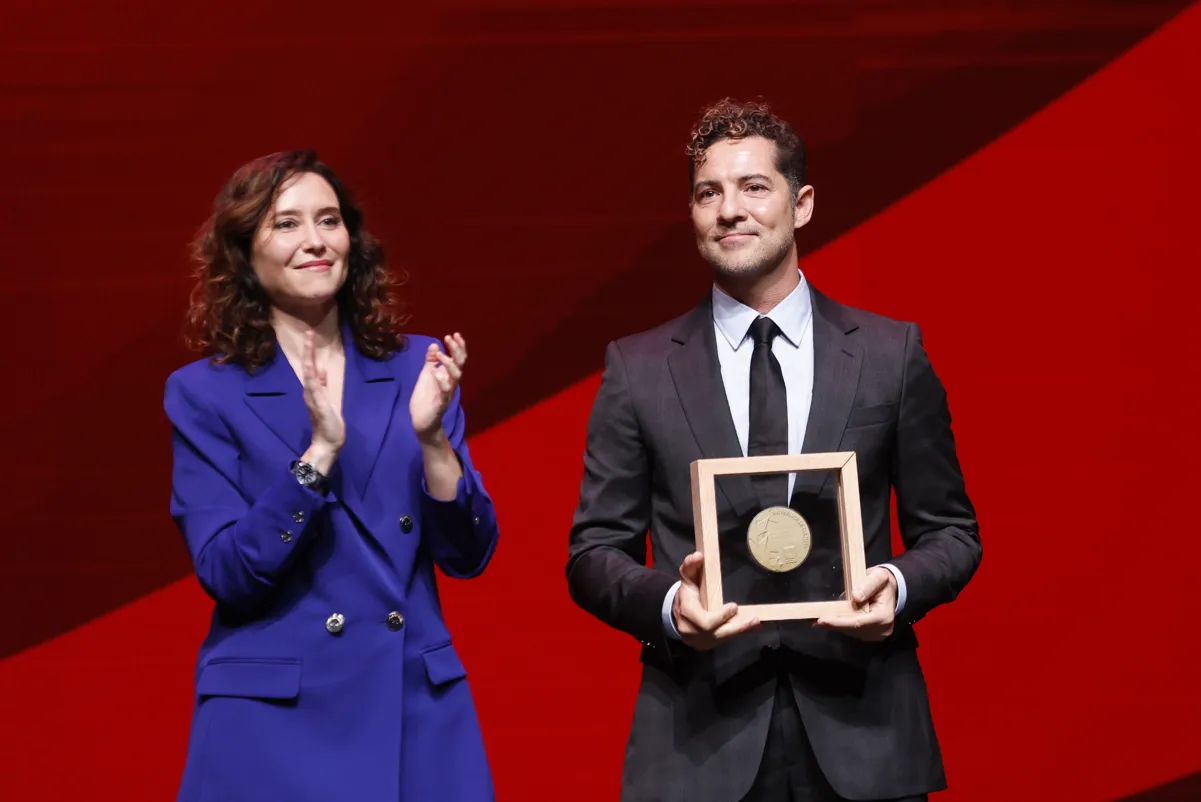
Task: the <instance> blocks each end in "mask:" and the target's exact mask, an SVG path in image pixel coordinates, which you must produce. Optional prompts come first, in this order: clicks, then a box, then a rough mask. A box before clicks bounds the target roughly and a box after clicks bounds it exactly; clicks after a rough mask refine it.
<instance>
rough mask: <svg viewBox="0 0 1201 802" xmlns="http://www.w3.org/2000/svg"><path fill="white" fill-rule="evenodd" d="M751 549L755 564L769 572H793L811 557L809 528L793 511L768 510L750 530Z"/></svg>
mask: <svg viewBox="0 0 1201 802" xmlns="http://www.w3.org/2000/svg"><path fill="white" fill-rule="evenodd" d="M746 539H747V545H748V546H750V550H751V556H752V557H753V558H754V559H755V562H757V563H759V564H760V565H762V566H763V567H764V568H766V569H767V570H769V571H775V572H776V573H784V572H786V571H791V570H792V569H794V568H796V567H797V566H798V565H800V564H801V563H803V562H804V561H805V558H806V557H808V556H809V547H810V545H811V542H812V541H811V538H810V534H809V524H808V523H807V522H806V521H805V519H804V518H803V517H801V515H800V513H798V512H797V511H796V510H793V509H790V508H789V507H768V508H767V509H765V510H763V511H762V512H760V513H759V514H758V515H756V516H755V517H754V518H753V519H752V520H751V525H750V526H749V527H747V533H746Z"/></svg>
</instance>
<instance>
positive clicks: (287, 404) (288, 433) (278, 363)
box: [245, 347, 313, 458]
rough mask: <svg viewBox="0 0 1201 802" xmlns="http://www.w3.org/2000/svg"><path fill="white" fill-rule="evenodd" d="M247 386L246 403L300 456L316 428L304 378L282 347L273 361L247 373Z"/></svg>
mask: <svg viewBox="0 0 1201 802" xmlns="http://www.w3.org/2000/svg"><path fill="white" fill-rule="evenodd" d="M245 388H246V405H247V406H249V407H250V409H251V411H253V412H254V414H255V415H257V416H258V417H259V420H261V421H262V422H263V424H264V425H266V427H267V428H268V429H270V430H271V431H272V432H274V433H275V436H276V437H278V438H279V439H280V441H281V442H282V443H283V444H284V445H285V446H287V447H288V450H289V451H291V452H292V455H293V456H294V457H297V458H299V457H300V455H301V454H303V453H304V450H305V449H306V448H308V446H309V440H310V439H311V438H312V432H313V428H312V423H311V422H310V420H309V411H308V409H306V408H305V405H304V394H303V388H302V387H301V384H300V379H299V378H297V376H296V373H295V372H293V370H292V366H291V365H290V364H289V363H288V358H287V357H286V356H284V355H283V352H282V351H281V350H280V349H279V348H278V347H276V349H275V355H274V356H272V357H271V361H270V362H268V363H267V364H265V365H262V366H261V367H259V368H258V369H256V370H255V371H254V372H253V373H247V374H246V380H245Z"/></svg>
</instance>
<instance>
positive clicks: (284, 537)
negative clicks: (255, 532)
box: [279, 531, 292, 543]
mask: <svg viewBox="0 0 1201 802" xmlns="http://www.w3.org/2000/svg"><path fill="white" fill-rule="evenodd" d="M279 539H280V540H282V541H283V542H285V543H291V542H292V533H291V532H288V531H285V532H284V533H283V534H281V535H280V536H279Z"/></svg>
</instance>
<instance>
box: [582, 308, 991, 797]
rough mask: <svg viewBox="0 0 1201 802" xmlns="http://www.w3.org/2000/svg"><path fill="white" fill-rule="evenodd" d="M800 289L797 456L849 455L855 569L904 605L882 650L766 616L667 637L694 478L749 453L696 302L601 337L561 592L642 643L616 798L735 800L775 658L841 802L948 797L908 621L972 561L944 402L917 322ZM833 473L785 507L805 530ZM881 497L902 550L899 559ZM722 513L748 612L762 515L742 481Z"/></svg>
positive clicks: (823, 515) (977, 552)
mask: <svg viewBox="0 0 1201 802" xmlns="http://www.w3.org/2000/svg"><path fill="white" fill-rule="evenodd" d="M811 292H812V297H813V348H814V366H813V367H814V379H813V399H812V405H811V408H810V413H809V421H808V427H807V429H806V433H805V439H804V445H803V451H804V452H806V453H815V452H826V451H854V452H855V454H856V460H857V462H858V469H859V493H860V500H861V504H862V515H863V535H864V546H865V548H866V552H867V565H868V566H872V565H878V564H880V563H883V562H891V563H892V564H893V565H895V566H897V567H898V568H899V569H900V571H901V573H902V574H903V575H904V577H905V580H906V586H907V589H908V599H907V602H906V605H905V609H904V610H903V612H902V616H901V618H900V619H899V620H898V621H897V625H896V632H895V634H894V635H893V636H892V637H890V638H889V639H888V640H886V641H884V642H883V643H864V642H861V641H858V640H854V639H852V638H849V637H847V636H844V635H841V634H838V633H835V632H830V631H824V630H817V629H813V628H812V627H811V626H810V624H809V623H807V622H781V623H774V622H772V623H765V624H764V625H763V626H762V628H761V629H760V630H758V631H756V632H753V633H750V634H747V635H745V636H743V637H741V638H737V639H734V640H732V641H730V642H728V643H726V644H723V645H722V646H721V647H719V648H718V649H715V650H713V651H709V652H697V651H695V650H693V649H690V648H689V647H687V646H685V645H683V644H682V643H680V642H678V641H675V640H672V639H670V638H669V637H667V635H666V633H665V632H664V629H663V623H662V619H661V609H662V604H663V600H664V597H665V595H666V594H667V592H668V591H669V590H670V588H671V586H672V584H673V583H674V582H675V581H676V580H677V579H678V578H679V565H680V563H681V562H682V561H683V559H684V557H685V556H686V555H687V554H689V553H690V552H692V551H693V550H694V549H695V535H694V530H693V517H692V516H693V512H692V491H691V486H690V474H689V465H690V463H692V462H693V461H694V460H697V459H701V458H714V457H737V456H741V455H742V451H741V448H740V446H739V443H738V438H737V434H736V432H735V429H734V423H733V420H732V418H731V416H730V412H729V406H728V404H727V401H726V395H725V390H724V387H723V385H722V381H721V372H720V367H719V364H718V359H717V348H716V341H715V337H714V331H713V318H712V307H711V302H710V300H709V299H708V298H706V300H705V301H704V302H702V303H701V304H700V305H699V306H697V307H696V308H695V309H693V310H692V311H691V312H689V313H687V314H685V315H683V316H681V317H679V318H677V319H675V320H673V321H670V322H668V323H666V324H664V325H662V326H659V327H658V328H656V329H653V330H651V331H647V332H643V333H641V334H636V335H633V336H630V337H626V338H624V339H621V340H617V341H615V342H613V343H610V344H609V347H608V349H607V352H606V355H605V372H604V376H603V379H602V382H601V387H600V390H599V392H598V394H597V397H596V401H595V404H594V407H593V410H592V415H591V418H590V420H589V423H588V434H587V449H586V453H585V456H584V480H583V484H582V487H581V489H580V500H579V506H578V509H577V511H576V514H575V519H574V522H573V526H572V529H571V536H570V548H569V559H568V562H567V580H568V587H569V590H570V593H571V596H572V598H573V599H574V600H575V602H576V603H577V604H579V605H580V607H582V608H583V609H584V610H587V611H588V612H589V613H591V614H593V615H594V616H596V617H597V618H599V619H600V620H601V621H603V622H605V623H606V624H608V625H610V626H612V627H615V628H617V629H619V630H621V631H624V632H627V633H629V634H630V635H632V636H634V637H635V638H637V639H638V640H639V641H641V643H642V662H643V671H642V683H641V687H640V690H639V693H638V699H637V703H636V706H635V712H634V722H633V726H632V728H631V732H630V737H629V742H628V745H627V751H626V761H625V770H624V774H623V791H622V799H623V800H626V801H627V802H634V801H635V800H637V801H638V802H642V801H643V800H646V801H647V802H649V801H650V800H655V801H656V802H660V801H663V802H666V801H667V800H680V802H685V800H687V802H708V801H709V800H712V802H733V801H734V800H737V799H739V798H741V797H742V796H743V795H744V794H745V793H746V792H747V791H748V790H749V788H750V785H751V782H752V781H753V779H754V775H755V772H756V770H757V768H758V766H759V762H760V758H761V756H762V754H763V749H764V744H765V742H766V738H767V728H768V722H769V720H770V715H771V708H772V701H773V694H774V689H775V684H776V683H775V677H776V670H777V667H778V665H779V663H780V662H781V661H785V662H786V663H787V664H788V667H789V668H790V669H791V674H792V677H793V682H792V685H793V687H794V689H795V694H796V700H797V705H798V707H799V709H800V711H801V716H802V718H803V720H804V723H805V727H806V730H807V732H808V734H809V738H810V740H811V741H812V743H813V748H814V751H815V753H816V756H817V759H818V762H819V763H820V765H821V767H822V769H823V771H824V773H825V774H826V776H827V778H828V779H829V781H830V783H831V784H832V785H833V786H834V788H835V790H837V791H838V792H839V793H840V794H841V795H842V796H844V797H847V798H848V799H887V798H895V797H900V796H907V795H916V794H921V793H928V792H931V791H936V790H939V789H941V788H944V787H945V785H946V780H945V776H944V773H943V767H942V758H941V754H940V751H939V748H938V742H937V739H936V737H935V733H934V727H933V723H932V721H931V716H930V708H929V702H928V699H927V696H926V687H925V680H924V679H923V676H922V671H921V668H920V666H919V664H918V658H917V653H916V649H917V637H916V635H915V634H914V631H913V624H914V623H916V622H917V621H918V620H920V619H921V618H922V617H923V616H925V615H926V614H927V613H929V612H930V610H932V609H933V608H934V607H936V606H937V605H939V604H943V603H945V602H949V601H951V600H952V599H954V598H955V597H956V596H957V595H958V593H959V592H960V591H961V590H962V589H963V587H964V586H965V585H966V584H967V582H968V580H969V579H970V578H971V577H972V575H973V573H974V572H975V570H976V567H977V566H978V565H979V563H980V558H981V546H980V538H979V535H978V527H977V524H976V518H975V511H974V509H973V507H972V504H971V502H970V500H969V499H968V496H967V493H966V491H965V488H964V481H963V476H962V474H961V471H960V467H959V462H958V459H957V457H956V454H955V444H954V439H953V437H952V434H951V416H950V412H949V410H948V406H947V401H946V393H945V392H944V390H943V386H942V384H941V382H940V381H939V379H938V377H937V376H936V375H935V373H934V370H933V369H932V367H931V365H930V362H929V360H928V359H927V357H926V353H925V351H924V349H923V348H922V344H921V334H920V331H919V329H918V327H917V326H916V325H914V324H912V323H902V322H898V321H894V320H889V319H887V318H884V317H881V316H879V315H874V314H871V313H868V312H864V311H861V310H857V309H853V308H851V307H847V306H844V305H842V304H839V303H836V302H834V301H832V300H830V299H829V298H827V297H826V296H824V295H822V294H821V293H820V292H817V291H816V290H812V289H811ZM828 476H829V474H826V473H802V474H798V475H797V479H796V485H795V489H794V492H793V498H792V504H791V506H792V507H793V508H794V509H796V510H798V511H800V512H801V513H802V514H803V515H804V516H805V517H806V518H807V519H808V520H809V521H810V524H811V526H812V529H813V531H814V532H817V531H819V530H821V529H824V528H826V527H828V526H831V525H833V526H836V520H837V517H836V516H837V508H836V499H837V496H836V493H837V488H836V482H832V481H828ZM894 490H895V493H896V499H897V515H898V519H899V520H898V524H899V528H900V532H901V536H902V539H903V541H904V543H905V551H904V552H903V553H902V554H899V555H897V556H895V557H894V556H893V554H892V547H891V540H890V491H894ZM717 501H718V519H719V527H720V529H721V538H722V540H723V544H724V543H729V544H731V550H730V552H729V555H732V556H727V552H726V547H725V546H724V545H723V563H725V562H732V563H734V564H733V565H730V566H728V567H727V566H726V565H725V564H723V590H724V591H725V598H726V599H727V600H731V599H734V600H737V598H739V597H742V598H744V599H750V600H754V598H755V597H756V595H757V594H758V595H761V594H760V593H759V592H760V591H762V590H763V587H764V586H763V585H762V584H761V583H762V581H763V580H761V579H760V578H761V577H762V572H761V571H756V570H755V569H754V568H753V567H752V566H751V565H750V564H749V561H748V560H747V559H745V557H746V555H745V549H743V550H742V552H740V551H739V550H738V548H737V544H739V543H744V542H745V538H746V529H747V525H748V523H749V522H750V519H751V518H752V517H753V516H754V515H755V513H757V512H758V510H759V509H760V506H759V504H758V502H757V501H756V498H755V493H754V490H753V489H752V485H751V482H750V480H749V478H747V477H746V476H729V477H720V478H719V479H718V492H717ZM648 530H649V532H650V541H651V548H652V553H653V563H654V566H653V567H648V566H647V550H646V535H647V532H648ZM835 531H837V530H835ZM815 548H817V547H816V546H815ZM740 561H741V562H743V563H745V564H738V563H739V562H740ZM810 563H812V564H813V565H814V566H820V565H821V564H822V560H821V558H820V556H818V558H817V559H814V557H811V558H810V559H809V560H807V561H806V564H810ZM811 581H812V582H813V583H816V584H818V585H820V584H821V579H820V578H819V577H816V576H814V577H812V578H811ZM757 583H759V584H757ZM828 584H829V583H828V581H827V585H828ZM840 589H841V588H840V587H839V588H830V587H825V588H823V589H822V592H823V593H827V594H828V593H831V592H832V593H834V595H836V594H837V591H838V590H840ZM782 646H783V647H787V648H783V649H782V648H781V647H782Z"/></svg>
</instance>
